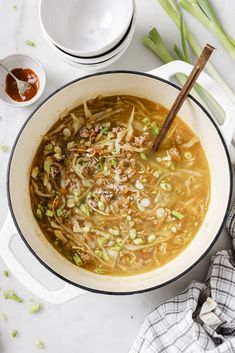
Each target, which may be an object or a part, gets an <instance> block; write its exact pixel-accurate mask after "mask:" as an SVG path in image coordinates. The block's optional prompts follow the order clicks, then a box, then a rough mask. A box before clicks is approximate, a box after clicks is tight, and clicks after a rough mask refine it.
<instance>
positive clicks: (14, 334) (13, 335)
mask: <svg viewBox="0 0 235 353" xmlns="http://www.w3.org/2000/svg"><path fill="white" fill-rule="evenodd" d="M17 334H18V332H17V330H13V331H12V333H11V335H12V337H13V338H15V337H16V336H17Z"/></svg>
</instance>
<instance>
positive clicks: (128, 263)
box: [30, 95, 210, 276]
mask: <svg viewBox="0 0 235 353" xmlns="http://www.w3.org/2000/svg"><path fill="white" fill-rule="evenodd" d="M167 113H168V110H167V109H166V108H165V107H163V106H162V105H160V104H157V103H154V102H152V101H149V100H147V99H143V98H140V97H136V96H128V95H120V96H107V97H102V96H98V97H97V98H94V99H90V100H89V101H87V102H85V103H84V104H81V105H79V106H78V107H76V108H74V109H73V110H71V111H70V112H68V113H67V114H64V115H63V116H62V117H60V119H59V120H58V121H57V122H56V124H55V125H53V126H52V128H51V129H50V130H49V131H48V132H47V133H46V135H45V136H44V137H43V139H42V142H41V144H40V146H39V148H38V151H37V153H36V155H35V158H34V160H33V164H32V170H31V176H30V194H31V202H32V210H33V213H34V216H35V218H36V220H37V222H38V225H39V226H40V228H41V230H42V232H43V234H44V235H45V236H46V237H47V239H48V240H49V242H50V243H51V244H52V245H53V246H54V247H55V249H56V250H58V251H59V252H60V253H61V254H62V255H63V256H65V257H66V258H67V259H68V260H69V261H71V262H73V263H74V265H76V266H78V267H82V268H84V269H86V270H89V271H92V272H95V273H98V274H104V275H119V276H120V275H133V274H139V273H143V272H147V271H150V270H153V269H155V268H157V267H159V266H162V265H164V264H166V263H167V262H169V261H170V260H172V259H173V258H175V257H176V256H177V255H178V254H180V253H181V252H182V251H183V250H184V249H185V247H186V246H187V245H188V244H189V243H190V241H191V240H192V239H193V237H194V236H195V234H196V233H197V231H198V229H199V228H200V226H201V224H202V222H203V219H204V217H205V215H206V212H207V209H208V205H209V201H210V172H209V166H208V162H207V158H206V155H205V152H204V151H203V148H202V145H201V143H200V140H199V138H198V137H197V136H196V135H195V134H194V133H193V131H192V130H191V129H190V128H189V126H187V125H186V123H185V122H183V121H182V120H181V119H180V118H178V117H177V118H176V119H175V121H174V123H173V125H172V127H171V129H170V131H169V132H168V134H167V136H166V138H165V140H164V142H163V143H162V145H161V147H160V149H159V151H158V152H154V151H152V149H151V148H152V144H153V141H154V139H155V137H156V135H157V134H158V132H159V129H160V128H161V126H162V124H163V122H164V120H165V118H166V115H167Z"/></svg>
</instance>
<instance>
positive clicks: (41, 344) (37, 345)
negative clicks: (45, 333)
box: [35, 338, 45, 349]
mask: <svg viewBox="0 0 235 353" xmlns="http://www.w3.org/2000/svg"><path fill="white" fill-rule="evenodd" d="M35 345H36V347H38V348H39V349H43V348H44V347H45V345H44V343H43V342H42V340H40V339H38V338H37V339H36V340H35Z"/></svg>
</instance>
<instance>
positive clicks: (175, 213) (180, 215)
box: [171, 210, 184, 219]
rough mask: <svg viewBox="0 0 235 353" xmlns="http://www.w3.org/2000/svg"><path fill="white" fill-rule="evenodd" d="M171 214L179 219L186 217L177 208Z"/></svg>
mask: <svg viewBox="0 0 235 353" xmlns="http://www.w3.org/2000/svg"><path fill="white" fill-rule="evenodd" d="M171 215H172V216H174V217H175V218H178V219H182V218H184V215H183V214H182V213H180V212H178V211H176V210H173V211H171Z"/></svg>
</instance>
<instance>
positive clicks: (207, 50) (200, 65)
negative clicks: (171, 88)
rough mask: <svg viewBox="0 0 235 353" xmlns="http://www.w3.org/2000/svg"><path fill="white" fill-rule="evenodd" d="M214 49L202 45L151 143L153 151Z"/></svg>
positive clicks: (158, 145) (159, 143) (156, 148)
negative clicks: (195, 60)
mask: <svg viewBox="0 0 235 353" xmlns="http://www.w3.org/2000/svg"><path fill="white" fill-rule="evenodd" d="M214 49H215V48H214V47H212V46H211V45H209V44H207V45H206V46H205V47H204V49H203V51H202V53H201V55H200V57H199V58H198V60H197V62H196V64H195V66H194V67H193V69H192V71H191V73H190V75H189V76H188V78H187V81H186V82H185V84H184V85H183V87H182V89H181V91H180V93H179V95H178V96H177V98H176V100H175V101H174V103H173V105H172V107H171V109H170V110H169V113H168V115H167V117H166V120H165V121H164V124H163V125H162V127H161V130H160V132H159V134H158V135H157V137H156V139H155V141H154V143H153V149H154V150H155V151H157V150H158V149H159V147H160V145H161V143H162V141H163V140H164V138H165V136H166V134H167V132H168V131H169V129H170V127H171V125H172V123H173V121H174V119H175V117H176V115H177V113H178V112H179V110H180V108H181V106H182V104H183V103H184V101H185V99H186V98H187V96H188V94H189V92H190V90H191V88H192V87H193V85H194V83H195V82H196V80H197V78H198V76H199V75H200V73H201V72H202V70H203V69H204V67H205V65H206V63H207V61H208V60H209V58H210V56H211V54H212V52H213V50H214Z"/></svg>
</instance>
